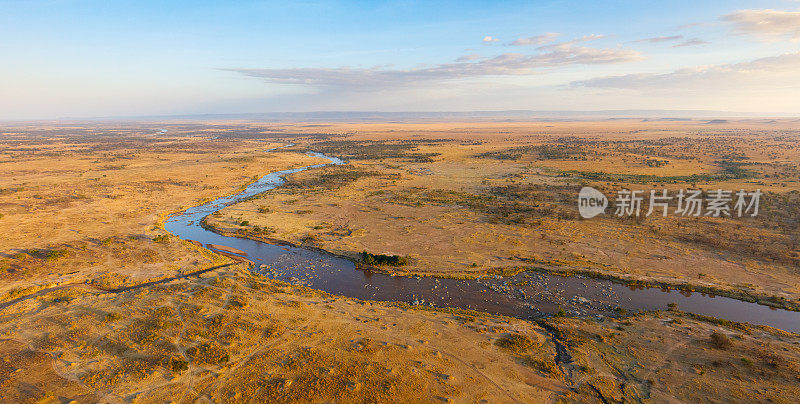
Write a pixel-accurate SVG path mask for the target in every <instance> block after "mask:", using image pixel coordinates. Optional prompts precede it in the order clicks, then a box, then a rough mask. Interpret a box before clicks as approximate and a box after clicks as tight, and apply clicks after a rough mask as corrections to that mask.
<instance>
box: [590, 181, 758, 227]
mask: <svg viewBox="0 0 800 404" xmlns="http://www.w3.org/2000/svg"><path fill="white" fill-rule="evenodd" d="M761 195H763V193H762V192H761V190H760V189H757V190H755V191H752V192H748V191H745V190H743V189H742V190H739V191H738V192H735V191H729V190H722V189H716V190H711V191H708V192H706V193H705V194H704V193H703V191H702V190H698V189H689V190H685V189H681V190H679V191H677V193H676V192H674V191H673V192H670V191H669V190H667V189H662V190H650V192H649V194H647V193H645V191H641V190H637V191H632V190H628V189H623V190H620V191H618V192H617V197H616V199H615V201H614V202H615V203H614V213H613V214H614V216H617V217H625V216H628V217H640V216H646V217H649V216H651V215H661V216H667V215H669V214H670V213H671V214H674V215H679V216H695V217H697V216H708V217H734V216H735V217H746V216H750V217H755V216H757V215H758V208H759V204H760V201H761ZM645 201H647V202H648V204H647V209H646V210H645V209H644V207H643V205H644V202H645ZM607 206H608V199H607V198H606V196H605V195H604V194H603V193H602V192H600V191H598V190H596V189H594V188H591V187H583V188H582V189H581V191H580V193H579V194H578V211H579V213H580V215H581V217H583V218H584V219H591V218H593V217H595V216H597V215H599V214H601V213H605V210H606V207H607Z"/></svg>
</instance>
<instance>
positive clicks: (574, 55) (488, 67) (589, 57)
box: [223, 39, 642, 90]
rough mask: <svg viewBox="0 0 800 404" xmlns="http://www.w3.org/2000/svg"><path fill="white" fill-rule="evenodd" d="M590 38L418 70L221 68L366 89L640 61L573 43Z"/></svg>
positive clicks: (285, 80) (277, 80) (625, 53)
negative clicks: (525, 51) (522, 52)
mask: <svg viewBox="0 0 800 404" xmlns="http://www.w3.org/2000/svg"><path fill="white" fill-rule="evenodd" d="M584 40H588V39H579V40H576V41H569V42H564V43H561V44H557V45H554V46H547V47H540V48H539V53H535V54H531V55H526V54H521V53H504V54H501V55H498V56H495V57H491V58H481V59H477V60H476V59H475V57H477V56H478V55H468V56H467V57H462V58H459V60H457V61H456V62H454V63H446V64H438V65H431V66H425V67H420V68H414V69H388V68H383V67H372V68H350V67H339V68H290V69H223V70H228V71H234V72H237V73H241V74H244V75H247V76H251V77H257V78H261V79H265V80H267V81H269V82H274V83H287V84H304V85H312V86H318V87H336V88H340V89H345V90H365V89H373V88H380V87H391V86H401V85H409V84H415V83H421V82H432V81H444V80H452V79H462V78H472V77H481V76H522V75H532V74H537V73H541V72H543V71H547V70H548V69H555V68H559V67H565V66H570V65H594V64H612V63H625V62H633V61H637V60H641V59H642V56H641V55H640V54H639V53H638V52H636V51H633V50H627V49H596V48H589V47H584V46H574V45H573V44H574V43H577V42H582V41H584Z"/></svg>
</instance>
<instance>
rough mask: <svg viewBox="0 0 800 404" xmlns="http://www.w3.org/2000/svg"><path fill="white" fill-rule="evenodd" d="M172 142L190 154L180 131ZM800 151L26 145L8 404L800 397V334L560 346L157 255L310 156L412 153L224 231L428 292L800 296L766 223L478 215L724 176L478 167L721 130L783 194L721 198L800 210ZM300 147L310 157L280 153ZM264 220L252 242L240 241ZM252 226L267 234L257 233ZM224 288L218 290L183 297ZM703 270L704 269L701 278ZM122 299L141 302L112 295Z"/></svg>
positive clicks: (522, 128)
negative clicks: (598, 290) (672, 145)
mask: <svg viewBox="0 0 800 404" xmlns="http://www.w3.org/2000/svg"><path fill="white" fill-rule="evenodd" d="M160 127H166V128H168V129H169V132H167V133H160V134H159V133H157V129H158V128H160ZM792 130H793V128H792V127H791V124H786V123H780V122H779V123H776V124H764V123H754V122H736V123H731V124H730V125H721V126H708V125H698V124H694V123H692V124H689V123H665V122H661V123H629V122H626V123H613V124H611V123H608V122H601V123H591V122H582V123H503V124H497V123H448V124H359V125H355V124H315V125H302V124H296V125H293V124H230V123H203V124H163V125H155V124H146V125H144V124H142V125H139V124H136V125H133V124H131V125H115V124H107V125H106V124H104V125H91V126H78V125H76V126H73V127H32V126H28V127H20V128H4V129H3V131H4V132H5V133H6V134H4V135H0V136H3V137H2V142H0V172H2V173H3V174H4V175H3V176H0V214H2V217H0V234H2V236H0V237H2V239H0V241H1V242H0V255H2V258H0V380H1V381H0V401H9V402H69V401H70V400H73V399H74V400H76V401H78V402H94V401H131V402H164V401H175V402H189V401H197V400H203V399H208V400H213V401H220V402H241V401H270V402H281V401H282V402H309V401H315V402H400V401H405V402H408V401H415V402H417V401H432V402H437V401H447V400H455V401H459V402H461V401H464V402H480V401H481V400H488V401H489V402H515V401H516V402H542V401H555V400H558V399H567V400H575V401H582V402H586V401H594V400H596V399H597V398H598V394H602V395H603V397H605V398H606V399H609V400H610V399H611V398H621V397H622V396H623V395H624V396H625V397H626V398H627V399H631V400H633V401H636V400H642V401H645V400H647V399H649V400H656V401H661V400H670V399H680V400H687V401H697V400H699V399H702V398H703V397H722V398H721V399H723V398H724V399H730V400H744V401H759V399H760V398H762V397H769V398H772V399H773V400H775V401H781V400H783V399H786V398H787V397H788V398H789V399H791V398H792V397H796V396H797V393H798V392H797V391H796V389H797V385H798V383H799V381H797V380H793V379H791V377H790V375H791V374H796V373H797V366H798V352H797V346H798V343H800V342H799V341H798V340H797V336H796V335H788V334H784V333H780V332H776V331H774V330H767V329H762V328H754V327H744V328H742V327H738V328H737V327H736V326H734V327H727V326H726V327H723V326H719V325H715V324H713V322H711V323H710V322H707V321H699V320H696V319H694V318H691V317H687V316H684V315H680V314H677V313H670V314H669V315H668V316H669V317H670V318H674V319H673V320H672V321H671V322H665V321H662V320H665V319H666V317H664V316H665V314H646V315H639V316H636V317H632V318H629V319H627V320H624V319H623V320H606V321H604V322H594V321H589V320H581V319H571V318H567V319H559V320H554V321H553V322H550V323H549V324H548V323H545V324H543V325H544V326H546V328H543V327H541V326H539V325H537V324H535V323H531V322H527V321H523V320H515V319H508V318H500V317H493V316H488V315H481V314H478V313H446V312H435V311H428V310H425V311H423V310H415V309H409V308H406V307H402V306H395V305H392V304H387V303H375V302H363V301H357V300H353V299H344V298H337V297H333V296H328V295H325V294H323V293H319V292H315V291H313V290H308V289H304V288H300V287H295V286H289V285H286V284H283V283H280V282H273V281H268V280H266V279H264V278H262V277H260V276H257V275H254V274H252V273H250V272H248V271H246V270H245V269H244V268H243V267H242V266H236V265H230V264H232V262H231V261H230V260H229V259H227V258H225V257H222V256H220V255H217V254H213V253H210V252H208V251H206V250H203V249H200V248H198V247H196V246H194V245H192V244H190V243H186V242H182V241H178V240H175V239H174V238H169V239H167V240H166V241H164V242H157V241H154V240H153V239H154V238H155V237H156V236H158V235H162V234H164V231H163V229H162V228H161V227H160V222H161V221H163V219H164V217H165V216H166V215H167V214H168V213H170V212H175V211H177V210H180V209H181V208H185V207H188V206H191V205H195V204H198V203H200V202H201V201H204V200H207V199H209V198H215V197H218V196H221V195H225V194H230V193H232V192H235V191H236V190H238V189H240V188H241V187H243V186H244V185H246V184H247V183H248V182H250V181H252V180H253V179H254V178H257V177H259V176H261V175H263V174H265V173H267V172H271V171H275V170H279V169H285V168H289V167H298V166H304V165H308V164H312V163H316V162H318V161H319V160H316V159H313V158H310V157H308V156H306V155H305V154H304V153H301V151H302V150H305V149H307V148H311V149H315V148H317V147H322V146H325V143H320V142H324V141H337V140H359V141H363V140H387V141H392V142H393V143H395V144H397V142H394V141H408V140H413V141H417V143H415V144H414V145H413V146H414V147H415V149H408V148H405V149H404V148H400V149H397V148H395V149H392V150H393V151H392V150H390V152H391V153H395V154H397V153H400V154H401V155H399V156H398V155H395V156H394V157H387V158H383V159H382V160H381V159H369V160H358V159H354V160H353V161H352V162H351V164H350V165H349V166H347V167H344V168H341V169H333V168H331V169H323V170H317V171H309V172H304V173H302V174H300V175H298V176H296V177H293V178H291V181H290V184H289V185H290V186H289V187H287V188H282V189H278V190H276V191H274V192H271V193H269V194H267V195H265V197H264V198H261V199H255V200H254V201H252V202H247V203H242V204H238V205H235V206H233V207H231V208H229V209H227V210H226V211H225V212H224V215H221V216H220V217H215V218H212V219H211V221H212V223H214V224H215V225H218V226H220V227H222V228H227V229H229V230H237V231H238V230H245V232H246V233H247V234H249V235H251V236H253V237H274V238H279V239H284V240H289V241H295V242H298V243H300V242H303V243H307V244H312V245H315V246H320V247H323V248H325V249H330V250H332V251H336V252H341V253H345V254H351V255H352V254H354V253H357V252H359V251H361V250H364V249H366V250H370V251H372V252H375V253H393V254H401V255H410V256H411V257H412V265H411V266H410V267H409V268H406V269H409V270H412V271H419V272H423V271H429V272H439V273H443V274H453V273H467V272H481V271H485V270H486V269H488V268H510V267H514V266H518V265H529V264H531V262H533V263H535V264H536V265H543V266H544V265H553V266H558V267H560V268H564V267H566V268H575V269H580V268H588V269H601V270H604V271H608V272H609V273H616V274H630V275H633V276H636V277H642V278H646V277H652V278H654V279H661V278H663V279H687V280H692V281H693V282H701V283H702V282H708V283H710V284H714V285H721V286H725V287H735V288H751V289H752V290H756V291H762V292H764V293H774V294H778V295H780V294H781V293H783V294H784V295H787V296H790V297H792V298H796V297H797V293H798V291H797V282H796V280H795V279H796V278H795V272H796V270H795V269H794V267H792V266H791V265H792V262H791V260H790V259H789V260H783V261H782V260H781V258H782V256H778V255H776V256H774V258H775V259H774V260H771V261H767V260H765V259H764V257H765V256H771V255H770V254H773V253H775V251H773V250H769V249H762V250H758V249H752V248H751V249H750V250H746V251H745V254H743V253H742V251H737V250H739V249H741V246H742V245H753V244H755V241H757V240H759V239H766V240H772V241H775V243H774V244H775V245H785V243H787V242H791V237H789V240H788V241H787V240H784V239H781V238H780V237H781V235H782V234H783V233H781V231H784V230H785V229H777V228H768V227H766V225H765V224H769V223H773V222H770V221H769V220H766V219H765V222H758V223H756V224H755V225H757V227H758V229H759V230H758V231H757V232H754V233H751V234H750V235H748V236H742V237H738V238H736V237H734V236H735V235H736V234H739V233H740V232H739V233H737V228H736V222H732V223H731V222H728V221H721V222H720V223H716V221H713V220H711V221H707V220H703V221H698V222H692V221H664V222H662V221H659V220H652V221H645V222H644V223H635V222H629V221H620V220H614V219H609V218H601V219H599V220H595V221H577V220H573V219H571V218H570V217H569V215H570V213H569V212H568V211H566V210H565V209H566V208H564V207H562V206H561V205H560V204H559V203H552V205H553V206H549V207H548V209H550V210H548V211H547V212H548V213H551V214H554V215H556V217H555V218H554V217H551V216H549V215H540V217H536V219H537V220H535V221H531V222H528V221H527V219H525V220H522V221H519V220H517V219H519V215H517V214H516V213H515V212H514V211H513V209H511V210H509V211H508V212H506V213H508V215H505V216H504V215H503V214H502V213H503V211H497V212H495V211H493V210H492V209H494V207H496V205H492V204H485V203H479V202H480V199H478V200H476V199H475V197H476V195H477V196H479V197H481V198H482V196H481V195H483V194H484V193H485V192H486V190H487V189H490V188H492V187H494V188H503V189H504V191H503V192H508V191H509V190H516V188H513V187H523V188H524V187H526V186H529V185H530V184H543V185H542V187H544V188H542V189H540V188H536V189H535V190H533V191H530V193H529V194H525V195H536V196H538V197H542V198H551V197H554V195H555V196H556V197H559V198H560V197H562V196H563V197H565V198H566V197H567V196H569V195H571V194H570V193H569V192H570V188H568V187H567V188H565V187H564V184H565V183H568V182H571V181H578V180H576V179H574V178H573V179H565V178H564V177H559V176H557V173H556V171H554V170H583V169H588V168H591V167H594V168H595V169H596V170H601V169H602V170H606V171H607V172H608V173H613V174H628V173H639V174H642V173H644V174H653V175H690V174H707V173H714V172H717V171H716V170H719V166H718V165H716V164H714V162H713V160H714V158H713V157H708V156H704V157H703V158H702V160H703V161H701V162H700V163H699V164H696V165H693V164H689V163H687V162H686V161H684V160H680V159H678V160H675V161H674V162H671V163H670V165H668V166H666V167H663V166H662V167H650V166H647V165H646V163H645V164H642V161H643V160H642V159H641V158H640V157H641V156H639V157H635V158H634V156H633V155H630V156H629V155H627V154H626V155H620V154H613V155H608V156H603V158H602V160H601V161H599V162H598V163H597V164H596V165H587V163H586V162H585V161H583V160H569V161H566V160H565V161H556V160H539V159H537V158H536V157H529V156H523V157H522V158H520V159H517V160H496V159H491V158H480V157H476V155H477V154H480V153H486V152H495V151H503V150H507V149H511V148H515V147H519V146H523V145H526V144H531V145H534V146H536V145H541V144H546V143H548V142H553V141H557V139H558V138H560V137H564V136H573V135H575V136H579V137H585V138H597V139H620V140H622V139H661V138H664V137H671V136H684V135H686V136H690V137H692V136H699V137H701V138H702V137H709V136H711V135H712V134H713V133H715V132H720V133H726V136H729V135H730V136H732V137H734V138H736V137H737V136H738V137H741V136H751V135H748V133H753V134H752V136H754V137H753V138H749V137H748V138H746V140H747V141H746V142H744V145H745V146H746V145H748V144H752V145H753V147H752V149H753V150H752V153H749V154H748V155H747V157H748V158H749V160H750V161H754V162H762V163H768V164H765V165H756V166H754V167H755V168H756V169H758V170H759V172H760V173H761V174H762V175H761V177H759V178H757V179H747V180H737V181H729V182H726V183H724V184H718V183H708V184H701V185H703V186H704V187H711V186H717V185H725V186H731V187H738V186H740V185H741V186H744V187H747V188H750V187H751V186H756V185H757V186H759V187H761V188H762V189H763V190H773V191H779V192H780V193H781V195H786V194H787V193H788V191H791V190H794V189H797V188H798V184H797V181H796V177H795V178H792V177H790V176H789V175H788V174H786V173H790V172H793V171H792V170H795V169H796V162H797V161H800V159H798V155H797V153H798V149H797V148H796V147H795V148H794V149H791V148H786V147H784V146H785V145H786V144H790V142H788V141H783V140H780V139H779V136H789V137H791V136H795V135H794V134H793V132H792ZM781 133H782V134H781ZM215 137H219V138H216V139H215ZM424 139H448V140H447V141H446V142H438V141H437V142H429V141H425V140H424ZM791 139H794V138H791ZM420 140H422V141H421V142H420ZM286 143H297V146H295V147H294V148H293V149H291V150H285V151H281V152H273V153H264V150H265V149H268V148H270V147H274V146H275V145H279V144H286ZM734 143H735V142H734ZM328 145H329V146H330V143H329V144H328ZM734 146H736V147H741V146H742V144H741V142H739V143H735V144H734ZM756 146H758V147H756ZM731 147H733V146H731ZM398 150H399V151H398ZM673 151H674V150H673ZM353 152H358V150H357V149H354V150H353ZM384 152H385V150H384ZM426 153H440V154H439V155H431V154H426ZM625 153H629V152H625ZM693 153H694V152H693ZM403 154H406V155H405V156H403ZM634 155H635V153H634ZM430 160H432V161H430ZM775 162H782V163H781V164H784V163H786V165H776V164H775ZM792 162H794V165H793V166H792V165H791V163H792ZM343 173H344V175H343ZM326 174H330V175H328V176H327V177H325V175H326ZM767 175H769V176H767ZM353 177H355V180H352V179H353ZM320 178H324V179H325V181H322V182H320ZM742 181H744V182H742ZM748 181H755V182H754V183H750V182H748ZM784 184H785V185H784ZM601 185H605V186H608V187H611V186H614V185H615V184H599V185H598V186H601ZM640 185H645V184H640ZM677 185H680V184H677ZM509 186H511V188H509ZM671 186H672V185H671ZM548 187H552V188H548ZM525 189H527V188H525ZM525 189H523V190H525ZM550 189H553V190H556V191H557V192H556V193H555V194H552V193H549V192H550V191H549V190H550ZM378 191H380V192H378ZM525 192H528V191H525ZM562 194H563V195H562ZM559 195H561V196H559ZM545 202H546V203H547V204H549V203H550V202H549V201H548V200H545ZM526 203H527V202H526ZM514 206H517V205H502V204H501V205H500V207H502V208H504V209H506V208H509V207H512V208H513V207H514ZM564 206H566V205H564ZM517 207H521V208H526V207H527V205H519V206H517ZM259 208H261V211H259ZM533 212H538V211H536V210H534V211H533ZM539 213H541V212H539ZM573 214H574V212H573ZM559 215H561V216H563V217H561V218H558V217H560V216H559ZM242 219H245V220H249V221H250V224H251V225H250V226H245V227H243V226H239V225H236V224H235V223H236V221H237V220H238V221H240V220H242ZM515 220H516V222H515ZM253 225H259V226H260V227H261V228H262V231H260V232H259V233H258V234H254V233H253V230H254V228H253ZM755 225H754V226H755ZM654 226H655V227H656V228H659V227H660V229H659V231H661V232H662V233H657V232H654V230H653V228H654ZM747 226H750V223H748V224H747ZM264 228H266V229H267V230H266V231H264V230H263V229H264ZM684 228H686V229H689V230H694V231H698V230H706V229H707V228H709V229H714V230H713V231H717V232H719V231H724V232H726V233H725V234H729V235H730V237H731V238H730V239H731V240H732V241H731V242H730V244H729V245H719V246H714V245H710V244H709V242H710V241H713V240H704V239H700V238H699V235H698V234H694V235H693V237H694V238H693V239H692V240H690V241H686V240H677V239H674V238H670V237H673V236H674V235H675V234H676V231H677V229H684ZM665 234H666V236H665ZM784 235H785V234H784ZM309 236H311V237H309ZM748 237H749V238H748ZM648 243H649V244H648ZM781 243H783V244H781ZM656 244H657V248H653V246H654V245H656ZM663 256H666V257H668V259H665V258H663ZM472 263H475V264H476V266H475V267H473V266H472ZM207 268H214V269H211V270H210V271H208V272H205V273H203V274H200V275H188V276H186V277H180V276H179V274H182V273H183V274H186V273H191V272H193V271H198V270H202V269H207ZM697 268H703V273H704V276H703V278H702V279H700V278H698V275H699V274H698V273H697ZM176 276H178V278H177V279H175V280H172V281H169V282H167V281H165V282H163V283H160V284H156V285H152V286H148V287H142V288H136V287H135V285H137V284H141V283H142V282H144V281H146V280H155V279H166V278H170V277H176ZM746 284H749V285H746ZM56 285H60V286H56ZM120 286H134V288H132V289H130V290H127V291H124V292H119V293H114V292H109V291H108V290H109V289H113V288H117V287H120ZM676 320H677V321H676ZM679 322H680V323H679ZM617 327H622V328H623V330H618V329H617ZM713 331H718V332H722V333H725V334H726V335H730V339H731V341H732V345H731V347H730V349H727V350H719V349H717V348H714V346H713V345H712V343H711V342H710V335H711V333H712V332H713ZM553 335H557V336H558V338H559V339H561V340H562V341H563V342H564V343H565V344H567V346H568V350H569V351H570V353H571V354H572V355H573V356H574V358H575V360H576V362H575V363H574V364H572V365H569V364H564V363H559V364H557V363H556V362H555V360H554V358H556V357H557V355H556V346H555V344H554V342H553V338H552V337H553ZM665 346H667V347H668V348H667V349H665ZM653 358H655V359H653ZM742 358H744V359H746V360H745V361H743V360H742ZM748 361H749V362H748ZM715 363H719V364H722V365H724V366H718V365H715ZM728 365H730V366H728ZM701 372H702V373H701ZM752 380H757V381H756V382H752ZM763 389H768V391H764V390H763ZM721 392H722V393H721ZM723 394H727V395H723Z"/></svg>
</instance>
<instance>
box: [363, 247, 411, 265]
mask: <svg viewBox="0 0 800 404" xmlns="http://www.w3.org/2000/svg"><path fill="white" fill-rule="evenodd" d="M361 261H363V262H364V263H365V264H367V265H378V266H382V265H390V266H393V267H401V266H403V265H408V257H401V256H399V255H385V254H371V253H368V252H366V251H364V252H362V253H361Z"/></svg>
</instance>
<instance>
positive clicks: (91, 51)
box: [0, 0, 800, 119]
mask: <svg viewBox="0 0 800 404" xmlns="http://www.w3.org/2000/svg"><path fill="white" fill-rule="evenodd" d="M798 52H800V1H790V0H777V1H691V2H690V1H671V2H663V1H633V0H631V1H528V2H520V1H492V2H473V1H459V2H433V1H374V2H367V1H362V2H346V1H301V2H270V1H240V2H233V1H231V2H212V1H191V2H189V1H170V2H164V1H137V2H115V1H71V0H51V1H36V0H11V1H8V0H0V55H2V56H0V58H2V59H0V61H2V63H0V119H34V118H53V117H95V116H131V115H161V114H191V113H239V112H270V111H317V110H382V111H455V110H502V109H547V110H552V109H559V110H605V109H642V108H645V109H713V110H726V111H754V112H762V113H764V114H770V113H797V114H800V97H798V96H797V95H796V94H800V54H798Z"/></svg>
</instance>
